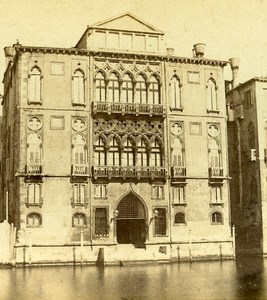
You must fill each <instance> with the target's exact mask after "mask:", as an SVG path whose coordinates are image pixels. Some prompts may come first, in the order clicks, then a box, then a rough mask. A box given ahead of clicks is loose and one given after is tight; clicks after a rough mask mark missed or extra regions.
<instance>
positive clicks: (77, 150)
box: [72, 134, 87, 167]
mask: <svg viewBox="0 0 267 300" xmlns="http://www.w3.org/2000/svg"><path fill="white" fill-rule="evenodd" d="M72 159H73V164H74V165H75V166H77V167H78V166H86V164H87V145H86V141H85V138H84V137H83V136H82V135H81V134H77V135H76V136H75V137H74V138H73V157H72Z"/></svg>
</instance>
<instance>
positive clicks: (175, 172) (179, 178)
mask: <svg viewBox="0 0 267 300" xmlns="http://www.w3.org/2000/svg"><path fill="white" fill-rule="evenodd" d="M171 178H172V182H173V183H175V182H184V181H185V180H186V167H184V166H178V167H171Z"/></svg>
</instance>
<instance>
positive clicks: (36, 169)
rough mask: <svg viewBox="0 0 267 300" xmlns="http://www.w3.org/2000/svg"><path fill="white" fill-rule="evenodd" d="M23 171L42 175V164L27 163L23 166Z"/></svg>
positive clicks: (31, 174)
mask: <svg viewBox="0 0 267 300" xmlns="http://www.w3.org/2000/svg"><path fill="white" fill-rule="evenodd" d="M25 173H26V174H27V175H28V176H41V175H42V165H41V164H27V165H26V166H25Z"/></svg>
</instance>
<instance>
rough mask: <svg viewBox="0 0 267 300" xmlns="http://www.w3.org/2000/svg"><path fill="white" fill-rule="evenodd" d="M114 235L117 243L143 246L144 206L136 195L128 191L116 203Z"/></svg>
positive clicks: (144, 227)
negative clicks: (116, 212) (116, 214)
mask: <svg viewBox="0 0 267 300" xmlns="http://www.w3.org/2000/svg"><path fill="white" fill-rule="evenodd" d="M117 210H118V212H119V214H118V217H117V219H116V220H117V221H116V222H117V224H116V225H117V226H116V231H117V232H116V235H117V242H118V243H119V244H133V245H134V246H136V247H143V246H144V244H145V241H146V226H145V219H146V217H145V216H146V213H145V207H144V204H143V203H142V202H141V200H140V199H139V198H138V196H137V195H135V194H134V193H132V192H130V193H129V194H127V195H126V196H125V197H124V198H123V199H122V200H121V201H120V203H119V204H118V206H117Z"/></svg>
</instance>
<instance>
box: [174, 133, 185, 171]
mask: <svg viewBox="0 0 267 300" xmlns="http://www.w3.org/2000/svg"><path fill="white" fill-rule="evenodd" d="M172 165H173V166H174V167H183V166H184V151H183V144H182V142H181V140H180V139H179V138H178V137H176V138H175V139H174V141H173V143H172Z"/></svg>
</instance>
